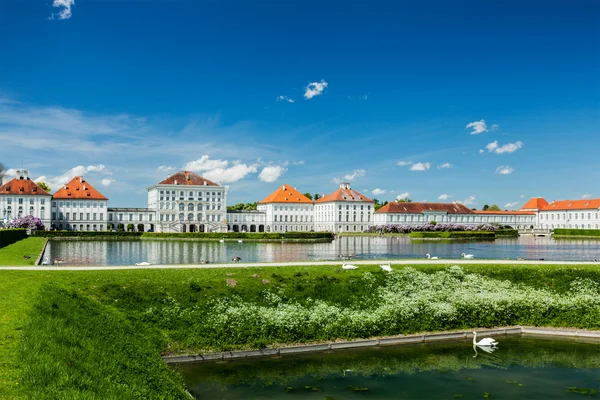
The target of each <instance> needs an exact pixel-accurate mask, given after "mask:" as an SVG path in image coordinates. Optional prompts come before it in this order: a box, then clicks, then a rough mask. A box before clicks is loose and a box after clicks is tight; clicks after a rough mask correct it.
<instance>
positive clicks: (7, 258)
mask: <svg viewBox="0 0 600 400" xmlns="http://www.w3.org/2000/svg"><path fill="white" fill-rule="evenodd" d="M46 240H47V239H46V238H40V237H29V238H27V239H23V240H19V241H18V242H15V243H13V244H9V245H8V246H5V247H2V248H0V266H3V265H10V266H19V265H34V264H35V260H37V258H38V257H39V255H40V253H41V252H42V249H43V248H44V245H45V244H46Z"/></svg>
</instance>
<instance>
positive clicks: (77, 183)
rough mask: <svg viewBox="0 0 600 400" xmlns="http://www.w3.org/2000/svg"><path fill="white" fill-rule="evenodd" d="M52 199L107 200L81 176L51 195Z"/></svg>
mask: <svg viewBox="0 0 600 400" xmlns="http://www.w3.org/2000/svg"><path fill="white" fill-rule="evenodd" d="M52 198H54V199H77V200H108V198H106V197H105V196H104V195H103V194H102V193H100V192H99V191H97V190H96V189H95V188H94V187H93V186H92V185H90V184H89V183H88V182H87V181H86V180H85V179H83V177H82V176H76V177H75V178H73V179H71V182H69V183H67V184H66V185H64V186H63V187H62V188H60V189H59V190H57V191H56V193H54V194H53V195H52Z"/></svg>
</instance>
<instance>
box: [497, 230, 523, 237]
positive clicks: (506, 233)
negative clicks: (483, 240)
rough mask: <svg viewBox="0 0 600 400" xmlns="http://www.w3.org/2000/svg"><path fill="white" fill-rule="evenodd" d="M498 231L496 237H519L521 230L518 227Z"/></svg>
mask: <svg viewBox="0 0 600 400" xmlns="http://www.w3.org/2000/svg"><path fill="white" fill-rule="evenodd" d="M495 232H496V237H498V236H502V237H518V236H519V231H518V230H517V229H498V230H497V231H495Z"/></svg>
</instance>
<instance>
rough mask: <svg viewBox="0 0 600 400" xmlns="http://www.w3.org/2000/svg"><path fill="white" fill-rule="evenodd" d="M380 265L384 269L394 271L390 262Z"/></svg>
mask: <svg viewBox="0 0 600 400" xmlns="http://www.w3.org/2000/svg"><path fill="white" fill-rule="evenodd" d="M380 267H381V269H382V270H384V271H387V272H392V267H391V266H390V264H381V265H380Z"/></svg>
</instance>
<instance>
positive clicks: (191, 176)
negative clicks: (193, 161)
mask: <svg viewBox="0 0 600 400" xmlns="http://www.w3.org/2000/svg"><path fill="white" fill-rule="evenodd" d="M159 185H199V186H219V185H217V184H216V183H214V182H212V181H209V180H208V179H205V178H203V177H201V176H200V175H198V174H195V173H193V172H190V171H179V172H177V173H176V174H174V175H171V176H170V177H168V178H167V179H165V180H164V181H162V182H161V183H159Z"/></svg>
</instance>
